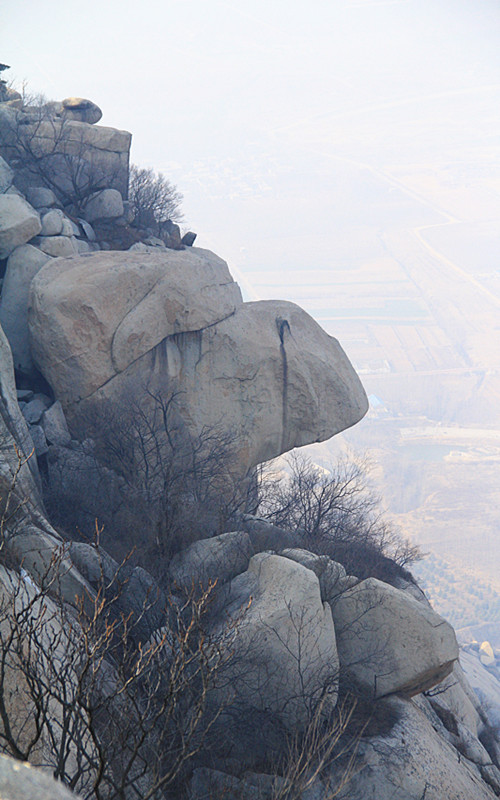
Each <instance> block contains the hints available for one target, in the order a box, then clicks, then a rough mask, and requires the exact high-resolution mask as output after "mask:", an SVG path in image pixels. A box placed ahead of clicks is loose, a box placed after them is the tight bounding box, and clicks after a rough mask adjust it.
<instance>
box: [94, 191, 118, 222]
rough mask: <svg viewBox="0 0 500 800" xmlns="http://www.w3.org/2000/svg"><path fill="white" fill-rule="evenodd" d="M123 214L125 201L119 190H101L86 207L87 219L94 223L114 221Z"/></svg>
mask: <svg viewBox="0 0 500 800" xmlns="http://www.w3.org/2000/svg"><path fill="white" fill-rule="evenodd" d="M122 214H123V200H122V196H121V194H120V192H119V191H117V189H101V191H99V192H96V193H95V194H93V195H92V196H91V197H90V199H89V200H88V201H87V203H86V205H85V219H86V220H87V221H88V222H94V221H95V220H100V219H113V218H114V217H121V216H122Z"/></svg>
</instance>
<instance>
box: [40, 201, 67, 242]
mask: <svg viewBox="0 0 500 800" xmlns="http://www.w3.org/2000/svg"><path fill="white" fill-rule="evenodd" d="M63 219H64V215H63V212H62V211H61V209H59V208H53V209H51V210H50V211H47V213H46V214H44V215H43V217H42V230H41V231H40V235H41V236H58V235H59V234H60V233H61V231H62V226H63Z"/></svg>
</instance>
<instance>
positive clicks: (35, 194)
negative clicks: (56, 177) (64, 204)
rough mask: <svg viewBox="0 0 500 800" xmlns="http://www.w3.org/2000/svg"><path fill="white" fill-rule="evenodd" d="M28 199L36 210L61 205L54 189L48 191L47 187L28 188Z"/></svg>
mask: <svg viewBox="0 0 500 800" xmlns="http://www.w3.org/2000/svg"><path fill="white" fill-rule="evenodd" d="M26 199H27V200H28V201H29V202H30V203H31V205H32V206H33V207H34V208H51V206H57V205H58V204H59V201H58V199H57V197H56V196H55V194H54V192H53V191H52V189H47V188H46V187H45V186H28V187H27V188H26Z"/></svg>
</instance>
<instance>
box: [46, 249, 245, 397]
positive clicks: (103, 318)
mask: <svg viewBox="0 0 500 800" xmlns="http://www.w3.org/2000/svg"><path fill="white" fill-rule="evenodd" d="M53 266H54V269H50V270H48V271H46V272H44V274H43V276H40V280H38V281H37V282H36V283H34V284H33V286H32V304H33V308H32V313H31V314H30V329H31V337H32V347H33V351H34V352H35V353H36V360H37V362H38V364H39V365H40V367H41V369H42V371H43V372H44V374H45V375H46V377H47V379H48V380H49V382H50V383H51V384H52V385H53V386H54V387H57V388H56V393H57V397H58V399H60V400H61V402H62V404H63V406H64V407H68V406H70V405H71V404H74V403H75V402H76V401H78V400H79V399H81V398H86V397H88V396H89V395H91V394H92V393H93V392H95V391H96V389H98V388H99V387H100V386H102V385H103V384H104V383H106V382H108V381H109V380H110V379H111V378H113V377H114V376H115V375H116V374H117V373H119V372H122V371H123V370H124V369H126V367H128V366H129V365H130V364H131V363H132V362H133V361H136V360H137V359H138V358H140V357H141V356H143V355H144V354H146V353H148V352H149V351H151V350H152V349H153V348H154V347H155V346H156V345H157V344H159V343H160V342H162V341H163V340H164V339H165V337H168V336H172V335H173V334H175V333H177V332H179V331H191V330H193V331H194V330H198V329H200V328H203V327H205V326H208V325H213V324H214V323H215V322H217V321H218V320H220V319H221V318H222V317H224V316H227V315H228V314H232V313H233V312H234V310H235V308H236V307H237V305H239V304H241V302H242V301H241V294H240V291H239V288H238V286H237V284H235V283H234V282H233V281H232V279H231V276H230V274H229V271H228V268H227V265H226V264H225V262H224V261H222V259H220V258H218V257H217V256H214V255H213V254H212V253H209V252H208V251H204V250H196V251H195V250H194V249H192V250H189V251H185V252H170V251H165V252H163V251H162V252H160V251H156V252H155V253H154V254H147V255H145V254H142V253H141V254H134V253H128V252H127V253H117V252H109V253H108V252H107V253H95V254H91V255H88V256H83V257H79V258H78V259H64V260H62V259H61V260H58V261H57V262H54V265H53Z"/></svg>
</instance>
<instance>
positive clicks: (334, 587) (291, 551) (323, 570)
mask: <svg viewBox="0 0 500 800" xmlns="http://www.w3.org/2000/svg"><path fill="white" fill-rule="evenodd" d="M280 555H282V556H285V558H290V559H291V560H292V561H297V562H298V563H299V564H302V565H303V566H304V567H307V569H310V570H312V571H313V572H314V574H315V575H316V576H317V578H318V581H319V588H320V589H321V599H322V600H326V601H328V600H331V599H332V598H333V597H336V596H337V595H338V594H339V593H340V592H341V591H343V590H344V588H345V579H346V577H347V575H346V571H345V569H344V567H343V566H342V564H337V562H336V561H332V559H331V558H329V557H328V556H325V555H321V556H319V555H316V554H315V553H310V552H309V551H308V550H303V549H302V548H300V547H293V548H287V549H285V550H282V551H281V553H280Z"/></svg>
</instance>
